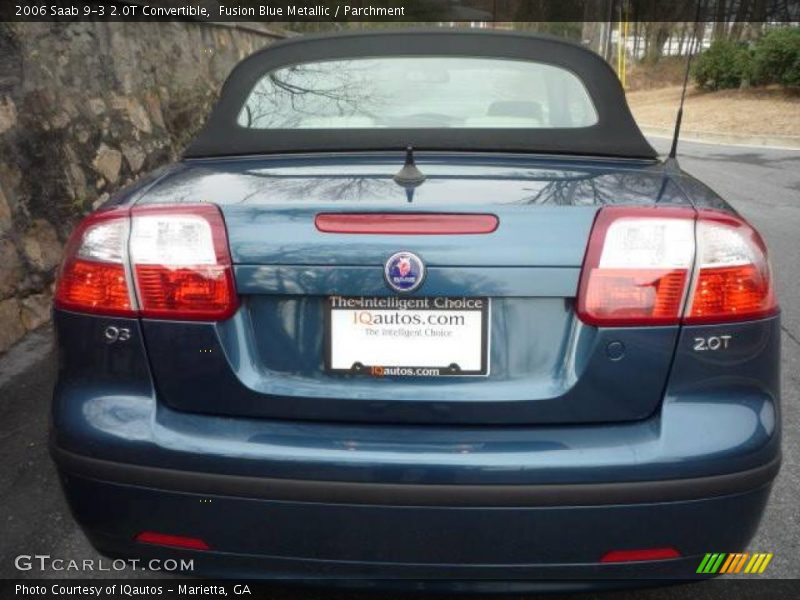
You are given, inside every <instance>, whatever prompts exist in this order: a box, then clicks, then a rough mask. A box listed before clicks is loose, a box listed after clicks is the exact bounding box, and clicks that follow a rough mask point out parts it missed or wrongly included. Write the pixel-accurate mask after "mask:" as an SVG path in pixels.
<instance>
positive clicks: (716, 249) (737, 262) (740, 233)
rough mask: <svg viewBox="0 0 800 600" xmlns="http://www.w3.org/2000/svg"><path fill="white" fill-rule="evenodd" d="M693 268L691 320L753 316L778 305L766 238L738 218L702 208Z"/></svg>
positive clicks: (734, 319) (767, 312)
mask: <svg viewBox="0 0 800 600" xmlns="http://www.w3.org/2000/svg"><path fill="white" fill-rule="evenodd" d="M695 270H696V275H695V278H694V282H693V283H692V289H691V293H690V295H689V296H690V300H689V304H688V306H687V307H686V318H685V322H687V323H713V322H719V321H739V320H745V319H755V318H759V317H764V316H767V315H770V314H773V313H775V312H776V310H777V308H778V304H777V300H776V298H775V291H774V289H773V286H772V276H771V274H770V268H769V261H768V259H767V249H766V246H765V245H764V241H763V240H762V239H761V236H760V235H758V233H757V232H756V231H755V230H754V229H753V228H752V227H751V226H750V225H749V224H747V223H746V222H745V221H743V220H742V219H740V218H737V217H733V216H729V215H725V214H720V213H716V212H712V211H702V212H701V213H700V215H699V217H698V221H697V261H696V266H695Z"/></svg>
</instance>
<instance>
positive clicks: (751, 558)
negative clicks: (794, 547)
mask: <svg viewBox="0 0 800 600" xmlns="http://www.w3.org/2000/svg"><path fill="white" fill-rule="evenodd" d="M772 556H773V554H772V552H754V553H753V554H750V553H748V552H733V553H730V554H726V553H724V552H722V553H708V554H706V555H705V556H704V557H703V560H702V561H700V566H698V567H697V573H702V574H704V575H714V574H719V575H722V574H734V573H763V572H764V571H765V570H766V568H767V565H768V564H769V563H770V561H771V560H772Z"/></svg>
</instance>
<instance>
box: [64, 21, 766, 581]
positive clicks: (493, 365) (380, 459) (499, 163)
mask: <svg viewBox="0 0 800 600" xmlns="http://www.w3.org/2000/svg"><path fill="white" fill-rule="evenodd" d="M55 322H56V327H57V333H58V340H59V348H60V352H59V360H60V371H59V377H58V383H57V387H56V390H55V394H54V401H53V414H52V439H51V447H52V453H53V456H54V458H55V461H56V463H57V465H58V468H59V472H60V474H61V478H62V482H63V487H64V490H65V493H66V496H67V498H68V500H69V503H70V505H71V507H72V510H73V512H74V515H75V517H76V519H77V520H78V521H79V522H80V524H81V526H82V527H83V529H84V531H85V532H86V534H87V535H88V537H89V539H90V540H91V541H92V543H93V544H94V545H95V546H96V547H97V548H98V549H99V550H100V551H101V552H103V553H105V554H108V555H111V556H136V557H192V558H194V559H195V565H196V568H197V569H200V570H202V572H203V573H206V574H208V573H210V574H222V575H240V576H262V577H286V578H292V579H308V578H328V579H333V578H337V579H374V580H377V579H381V580H387V579H395V580H397V579H414V580H418V581H423V580H424V581H435V580H439V581H440V582H441V581H442V580H447V581H448V582H450V585H455V584H456V582H463V581H467V580H469V581H473V582H474V581H476V580H484V585H485V584H486V581H488V580H494V581H495V582H496V581H497V580H504V581H510V580H520V581H528V582H535V581H539V582H540V585H541V581H542V580H548V581H550V582H551V583H552V584H554V582H556V581H560V582H569V581H572V585H575V583H576V581H575V580H577V579H581V580H601V579H614V580H620V579H629V578H651V579H653V578H685V577H691V576H693V574H694V573H695V570H696V568H697V565H698V564H699V562H700V559H701V558H702V556H703V555H704V554H705V553H706V552H710V551H740V550H742V549H744V548H745V547H746V545H747V543H748V542H749V540H750V538H751V537H752V535H753V533H754V532H755V530H756V527H757V525H758V522H759V519H760V517H761V514H762V512H763V509H764V506H765V503H766V502H767V498H768V495H769V490H770V485H771V482H772V480H773V478H774V477H775V475H776V473H777V471H778V467H779V462H780V408H779V383H778V381H779V335H778V332H779V317H778V307H777V303H776V299H775V295H774V292H773V284H772V280H771V276H770V271H769V265H768V260H767V253H766V249H765V247H764V243H763V241H762V239H761V237H760V236H759V234H758V233H757V232H756V231H755V230H754V229H753V228H752V227H751V226H750V225H749V224H748V223H746V222H745V221H744V220H743V219H742V218H741V217H740V216H738V215H737V214H736V212H734V211H733V210H732V209H731V208H730V207H729V206H728V205H727V204H726V203H725V202H724V201H723V200H721V199H720V198H719V197H718V196H717V195H716V194H715V193H714V192H712V191H711V190H709V189H708V188H707V187H706V186H705V185H703V184H702V183H700V182H698V181H697V180H695V179H694V178H692V177H691V176H689V175H687V174H685V173H683V172H682V171H681V170H680V169H679V168H678V167H677V166H676V165H675V163H674V161H666V162H661V161H660V160H659V159H658V158H657V155H656V153H655V151H654V150H653V149H652V148H651V147H650V145H649V144H648V143H647V141H646V140H645V139H644V138H643V136H642V134H641V132H640V131H639V129H638V128H637V126H636V124H635V123H634V121H633V119H632V117H631V114H630V112H629V110H628V107H627V104H626V102H625V98H624V95H623V92H622V89H621V87H620V84H619V82H618V80H617V78H616V77H615V75H614V73H613V71H612V70H611V69H610V68H609V67H608V66H607V65H606V64H605V62H604V61H603V60H602V59H601V58H600V57H598V56H596V55H594V54H593V53H591V52H590V51H588V50H585V49H583V48H581V47H579V46H576V45H572V44H570V43H566V42H562V41H558V40H553V39H547V38H538V37H529V36H525V35H518V34H499V33H474V32H473V33H463V32H462V33H459V32H453V31H439V32H431V31H415V32H395V33H366V34H356V35H343V36H333V37H317V38H299V39H294V40H290V41H287V42H283V43H278V44H275V45H274V46H272V47H270V48H268V49H266V50H264V51H261V52H259V53H257V54H255V55H253V56H252V57H250V58H248V59H246V60H245V61H243V62H242V63H241V64H240V65H239V66H238V67H237V68H236V69H235V70H234V71H233V73H232V74H231V75H230V77H229V79H228V81H227V82H226V84H225V86H224V88H223V90H222V93H221V98H220V100H219V103H218V104H217V106H216V107H215V109H214V111H213V113H212V114H211V116H210V118H209V121H208V122H207V124H206V126H205V128H204V129H203V131H202V132H201V133H200V134H199V136H198V137H197V138H196V140H195V141H194V142H193V143H192V144H191V146H190V147H189V148H188V150H187V151H186V154H185V157H184V159H183V160H182V161H181V162H179V163H178V164H174V165H171V166H168V167H166V168H165V169H163V170H162V171H160V172H158V173H156V174H153V175H152V176H150V177H147V178H146V179H144V180H142V181H140V182H138V183H136V184H135V185H134V186H132V187H130V188H128V189H126V190H125V191H123V192H122V193H120V194H118V195H117V196H116V197H115V198H113V199H112V200H111V201H110V202H109V203H108V204H106V205H105V206H103V207H102V208H101V209H100V210H98V211H96V212H95V213H93V214H91V215H90V216H89V217H87V218H86V219H85V220H84V221H83V222H82V223H81V224H80V226H79V227H78V229H77V230H76V232H75V234H74V235H73V237H72V239H71V241H70V243H69V244H68V248H67V255H66V258H65V261H64V265H63V267H62V270H61V273H60V278H59V282H58V288H57V293H56V300H55ZM439 585H444V584H442V583H440V584H439Z"/></svg>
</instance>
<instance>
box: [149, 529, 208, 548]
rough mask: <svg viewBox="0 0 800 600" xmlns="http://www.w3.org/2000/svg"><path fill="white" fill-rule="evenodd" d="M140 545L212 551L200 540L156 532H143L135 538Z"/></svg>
mask: <svg viewBox="0 0 800 600" xmlns="http://www.w3.org/2000/svg"><path fill="white" fill-rule="evenodd" d="M134 539H135V540H136V541H137V542H139V543H140V544H157V545H159V546H170V547H172V548H188V549H189V550H210V549H211V547H210V546H209V545H208V544H207V543H206V542H205V541H204V540H201V539H200V538H193V537H186V536H183V535H170V534H168V533H158V532H156V531H142V532H141V533H139V534H137V535H136V537H135V538H134Z"/></svg>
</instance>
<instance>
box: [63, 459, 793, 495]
mask: <svg viewBox="0 0 800 600" xmlns="http://www.w3.org/2000/svg"><path fill="white" fill-rule="evenodd" d="M50 452H51V454H52V456H53V459H54V460H55V462H56V464H57V465H58V466H59V467H60V468H61V469H62V471H63V472H64V473H65V474H67V475H74V476H78V477H84V478H88V479H94V480H99V481H107V482H113V483H121V484H127V485H136V486H142V487H149V488H159V489H163V490H165V491H173V492H187V493H194V494H205V495H212V496H214V495H217V496H239V497H244V498H258V499H264V500H286V501H295V502H324V503H333V504H371V505H389V506H482V507H486V506H570V505H571V506H576V505H590V506H591V505H603V504H639V503H647V502H675V501H680V500H695V499H701V498H711V497H715V496H726V495H730V494H737V493H742V492H748V491H753V490H755V489H758V488H760V487H762V486H764V485H766V484H768V483H770V482H771V481H772V480H773V479H774V478H775V476H776V475H777V474H778V470H779V469H780V463H781V457H780V456H776V457H775V458H774V459H773V460H772V461H770V462H769V463H767V464H765V465H762V466H760V467H756V468H754V469H750V470H748V471H741V472H738V473H728V474H725V475H714V476H710V477H697V478H690V479H670V480H665V481H641V482H640V481H637V482H625V483H591V484H537V485H429V484H395V483H353V482H343V481H317V480H296V479H272V478H262V477H246V476H241V475H224V474H219V473H200V472H196V471H178V470H175V469H164V468H161V467H146V466H142V465H132V464H127V463H118V462H111V461H107V460H101V459H97V458H90V457H88V456H82V455H79V454H75V453H72V452H69V451H67V450H63V449H61V448H57V447H55V446H53V445H51V446H50Z"/></svg>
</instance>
